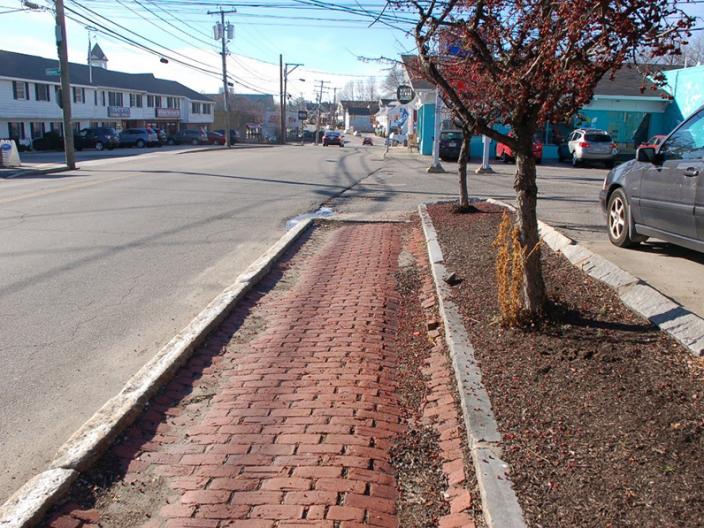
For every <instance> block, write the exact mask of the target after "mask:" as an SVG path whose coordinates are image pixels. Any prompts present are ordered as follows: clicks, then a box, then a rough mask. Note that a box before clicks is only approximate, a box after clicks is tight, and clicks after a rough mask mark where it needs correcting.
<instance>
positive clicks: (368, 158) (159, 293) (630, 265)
mask: <svg viewBox="0 0 704 528" xmlns="http://www.w3.org/2000/svg"><path fill="white" fill-rule="evenodd" d="M348 140H349V144H348V145H349V146H346V147H345V148H342V149H341V148H339V147H328V148H323V147H317V148H316V147H313V146H310V145H307V146H305V147H293V146H290V147H275V148H269V149H253V150H236V151H231V152H226V151H215V152H201V153H189V154H179V153H178V152H172V151H166V150H164V151H163V152H161V153H157V154H150V155H148V156H137V157H125V158H120V159H99V160H95V161H89V162H85V163H83V164H82V167H83V168H82V169H81V170H80V171H78V172H76V173H62V174H57V175H55V176H43V177H36V178H31V177H24V178H19V179H15V180H0V424H1V425H0V502H2V501H3V500H4V499H5V498H7V497H8V496H9V495H10V494H11V493H12V491H14V490H15V489H16V488H18V487H19V486H20V485H21V484H22V483H24V482H25V481H26V480H27V479H28V478H30V477H31V476H33V475H34V474H35V473H37V472H38V471H40V470H41V469H43V468H44V467H45V466H46V464H47V462H48V461H50V460H51V458H52V456H53V454H54V452H55V450H56V448H58V446H60V445H61V443H63V442H64V441H65V440H66V438H68V437H69V436H70V435H71V433H73V431H75V430H76V429H77V428H78V427H79V426H80V425H81V424H82V423H83V422H84V421H85V420H86V419H87V418H88V417H90V416H91V415H92V413H93V412H94V411H95V410H97V409H98V408H99V407H100V406H101V405H102V404H103V403H104V402H105V401H106V400H108V399H109V398H110V397H112V396H114V395H115V394H116V393H117V392H118V391H119V390H120V389H121V388H122V385H123V384H124V382H125V380H126V379H128V378H129V377H130V375H132V374H133V373H134V372H136V371H137V370H138V369H139V368H140V367H141V366H142V365H143V364H144V363H145V362H146V361H147V360H148V359H149V358H150V357H152V355H153V354H154V353H155V352H156V351H157V350H158V349H159V348H160V346H161V345H163V344H164V343H166V342H167V341H168V340H169V339H170V338H171V337H172V336H173V335H174V334H175V333H176V332H178V331H179V330H180V329H181V328H183V327H184V326H185V325H186V324H187V323H188V322H189V321H190V320H191V318H192V317H193V316H194V315H195V314H197V313H198V312H199V311H200V310H201V309H202V308H203V307H204V306H205V305H206V304H207V303H208V302H209V301H210V300H211V299H212V298H213V297H214V296H215V295H217V294H218V293H219V292H220V291H221V290H222V289H223V288H224V287H225V286H227V285H229V284H230V283H231V282H232V281H233V280H234V278H235V277H236V276H237V275H238V274H239V273H240V272H241V271H242V270H243V269H244V268H245V267H246V266H247V265H248V264H250V263H251V262H252V261H253V260H255V259H256V258H257V256H259V254H260V253H261V252H262V251H263V250H264V249H265V248H267V247H268V246H269V245H270V244H271V243H272V242H273V241H275V240H276V239H278V238H279V236H280V235H281V234H282V233H283V231H284V225H285V222H286V220H287V219H289V218H291V217H293V216H296V215H298V214H301V213H304V212H308V211H311V210H313V209H316V208H317V207H318V205H319V204H321V203H322V202H326V203H327V204H329V205H331V206H332V207H333V208H334V209H335V210H336V211H338V212H341V213H347V214H348V215H352V216H354V215H359V216H363V217H368V216H369V215H377V216H378V217H379V218H396V217H400V216H405V215H407V213H408V211H413V210H415V208H416V206H417V204H418V203H419V202H420V201H424V200H439V199H446V198H454V197H455V196H456V190H457V183H456V181H457V176H456V173H455V172H454V171H456V164H454V163H445V164H444V165H445V168H446V169H447V170H448V172H447V173H446V174H433V175H429V174H427V173H426V172H425V167H426V166H427V165H428V159H422V160H419V159H418V156H417V155H415V154H413V155H409V154H407V153H404V151H403V149H392V151H391V153H390V154H389V155H388V156H387V157H386V161H385V162H382V161H381V160H382V157H383V152H384V148H383V147H382V146H375V147H365V148H362V147H361V140H360V139H359V138H352V137H350V136H348ZM377 143H380V142H379V141H377ZM474 168H476V163H472V164H471V169H474ZM494 168H495V169H496V170H497V173H496V174H487V175H481V176H478V175H475V174H473V172H472V173H471V175H470V178H469V186H470V193H471V194H473V195H476V196H492V197H495V198H500V199H504V200H506V201H512V200H513V196H514V194H513V189H512V184H513V172H514V167H513V166H510V165H502V164H497V165H494ZM370 174H371V176H368V175H370ZM604 175H605V170H604V169H598V168H593V169H589V168H580V169H573V168H571V167H569V166H567V165H557V164H556V165H544V166H541V167H540V168H539V177H538V185H539V188H540V200H539V205H538V212H539V216H540V218H542V219H543V220H545V221H547V222H549V223H551V224H552V225H554V226H555V227H558V228H559V229H561V230H562V231H564V232H565V233H566V234H567V235H568V236H571V237H573V238H576V239H577V240H579V241H580V242H582V243H585V244H586V245H588V246H589V247H591V248H592V249H594V250H596V251H598V252H599V253H601V254H602V255H604V256H605V257H607V258H609V259H611V260H612V261H614V262H616V263H617V264H618V265H620V266H621V267H623V268H625V269H627V270H629V271H631V272H632V273H634V274H636V275H637V276H639V277H641V278H643V279H644V280H645V281H646V282H649V283H651V284H652V285H653V286H655V287H656V288H658V289H659V290H660V291H662V292H663V293H665V294H666V295H669V296H671V297H672V298H674V299H676V300H677V301H679V302H682V303H683V304H684V305H685V306H687V307H688V308H689V309H690V310H692V311H694V312H696V313H699V314H700V315H703V316H704V296H702V295H700V291H701V290H700V289H701V285H702V284H704V266H702V263H704V258H702V255H700V254H698V253H694V252H690V251H687V250H683V249H680V248H677V247H676V246H672V245H669V244H662V243H657V242H655V243H650V244H647V245H644V246H643V248H642V249H640V250H622V249H619V248H616V247H614V246H612V245H611V244H609V242H608V239H607V236H606V230H605V227H604V220H603V218H602V215H601V213H600V211H599V209H598V204H597V196H598V191H599V188H600V187H601V182H602V180H603V178H604ZM358 182H359V183H358ZM343 191H345V192H344V194H342V195H340V193H342V192H343Z"/></svg>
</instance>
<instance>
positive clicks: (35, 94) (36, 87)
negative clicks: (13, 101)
mask: <svg viewBox="0 0 704 528" xmlns="http://www.w3.org/2000/svg"><path fill="white" fill-rule="evenodd" d="M34 98H35V99H36V100H37V101H39V83H34Z"/></svg>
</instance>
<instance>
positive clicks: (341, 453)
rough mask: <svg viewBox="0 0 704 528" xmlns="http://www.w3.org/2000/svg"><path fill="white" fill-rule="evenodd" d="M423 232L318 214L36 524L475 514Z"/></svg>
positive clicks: (440, 518)
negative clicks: (321, 219) (321, 220)
mask: <svg viewBox="0 0 704 528" xmlns="http://www.w3.org/2000/svg"><path fill="white" fill-rule="evenodd" d="M422 240H423V239H422V234H421V232H420V230H419V228H418V225H417V223H414V224H388V223H386V224H343V225H340V224H335V223H332V224H324V225H322V226H321V227H318V228H316V229H315V230H314V231H313V233H312V234H311V236H310V238H309V239H308V240H306V241H303V242H302V243H301V244H300V245H299V246H298V248H295V249H297V252H296V251H295V249H294V250H292V251H291V252H289V255H287V257H286V258H284V259H283V260H282V261H281V263H280V264H279V265H278V267H277V268H276V269H275V270H274V271H272V272H271V273H270V275H269V276H268V277H267V278H266V279H265V280H264V281H263V282H262V283H261V284H260V286H259V289H258V291H254V292H252V293H251V294H250V295H249V296H248V297H247V299H246V300H245V302H244V303H243V304H242V305H240V307H238V309H236V311H235V312H234V313H233V314H232V315H231V316H230V317H229V318H228V319H227V320H226V321H225V323H223V325H222V326H221V327H220V328H219V329H218V330H217V331H215V332H214V333H213V334H212V335H211V336H210V337H209V338H208V340H207V342H206V343H205V344H204V346H203V347H202V348H201V349H200V350H199V351H198V352H197V353H196V354H195V355H194V356H193V358H192V360H191V361H190V362H189V363H188V364H187V365H186V366H185V367H184V368H183V369H182V370H181V371H180V372H179V373H178V374H177V376H176V378H175V379H174V380H173V382H171V383H170V384H169V385H168V386H167V387H166V388H165V389H164V391H162V393H161V394H160V395H159V396H157V397H156V398H155V399H154V401H153V402H152V404H151V405H150V407H149V409H148V410H147V412H145V414H144V415H143V416H142V417H141V418H140V419H139V420H138V421H137V422H136V423H135V425H133V426H132V427H131V428H130V429H128V430H127V431H126V432H125V434H124V435H123V436H122V437H121V438H120V440H119V441H118V442H117V443H116V444H115V445H114V446H113V447H112V448H111V449H110V451H109V452H108V453H107V454H106V455H105V456H104V457H103V458H102V459H101V460H100V461H99V463H98V464H97V465H96V466H95V467H94V468H93V469H92V470H90V471H89V472H88V473H86V474H85V475H82V476H81V478H80V479H79V480H78V481H77V483H76V484H75V485H74V486H73V488H72V490H71V492H70V496H69V497H68V498H67V500H66V501H65V502H64V503H63V504H62V505H60V506H59V507H58V508H57V509H55V510H54V511H53V512H51V513H50V515H49V516H48V517H47V518H46V519H45V522H44V524H45V525H47V526H51V527H56V528H59V527H71V528H77V527H79V526H91V525H96V524H99V525H100V526H103V527H120V528H122V527H125V528H126V527H128V526H129V527H132V526H136V527H139V526H144V527H149V528H156V527H159V528H164V527H168V528H172V527H214V528H220V527H226V526H227V527H234V528H298V527H311V526H318V527H324V528H356V527H360V526H379V527H395V526H403V527H404V528H421V527H423V528H424V527H427V526H438V527H439V528H458V527H466V528H471V527H473V526H474V520H473V518H474V517H475V516H476V514H477V512H476V511H475V509H476V508H477V507H478V504H477V503H478V501H473V500H472V499H473V497H476V495H474V491H473V487H474V479H473V475H472V474H471V471H468V468H470V467H471V465H470V464H469V463H468V462H469V461H468V459H467V457H466V443H465V438H466V435H465V433H464V431H463V430H462V426H461V420H460V414H459V409H458V406H457V399H456V396H455V394H456V390H455V387H454V381H453V380H454V377H453V376H452V373H451V366H450V363H449V361H448V357H447V352H446V349H445V345H444V341H443V339H442V335H441V330H440V329H439V322H438V320H437V313H436V307H435V298H434V297H433V293H432V292H433V288H432V282H431V279H430V276H429V273H428V269H427V260H426V257H425V255H424V246H423V242H422Z"/></svg>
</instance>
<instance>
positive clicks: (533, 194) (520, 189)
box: [513, 146, 546, 317]
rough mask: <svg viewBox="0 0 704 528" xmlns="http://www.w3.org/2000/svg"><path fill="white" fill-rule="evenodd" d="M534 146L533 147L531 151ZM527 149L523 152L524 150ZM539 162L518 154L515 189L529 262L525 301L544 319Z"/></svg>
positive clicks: (527, 306) (527, 264) (530, 311)
mask: <svg viewBox="0 0 704 528" xmlns="http://www.w3.org/2000/svg"><path fill="white" fill-rule="evenodd" d="M530 148H531V147H530V146H529V147H528V149H530ZM521 150H523V149H521ZM535 177H536V175H535V159H533V156H532V155H530V154H525V153H524V152H521V151H519V152H516V177H515V180H514V182H513V189H514V190H515V191H516V202H517V204H518V214H517V216H518V219H517V220H518V227H519V229H520V231H521V241H522V242H523V244H524V247H525V251H526V255H527V257H528V258H527V259H526V261H525V267H524V272H523V279H524V280H523V300H524V302H525V308H526V310H527V311H528V312H529V314H530V315H531V316H533V317H541V316H542V315H543V310H544V308H545V301H546V295H545V282H544V280H543V269H542V266H541V264H540V246H539V245H538V244H539V243H540V237H539V235H538V216H537V213H536V206H537V202H538V186H537V185H536V183H535Z"/></svg>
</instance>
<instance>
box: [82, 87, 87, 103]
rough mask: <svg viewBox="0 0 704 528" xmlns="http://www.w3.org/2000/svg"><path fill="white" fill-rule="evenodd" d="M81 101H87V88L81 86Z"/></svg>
mask: <svg viewBox="0 0 704 528" xmlns="http://www.w3.org/2000/svg"><path fill="white" fill-rule="evenodd" d="M81 102H82V103H85V102H86V89H85V88H81Z"/></svg>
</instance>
